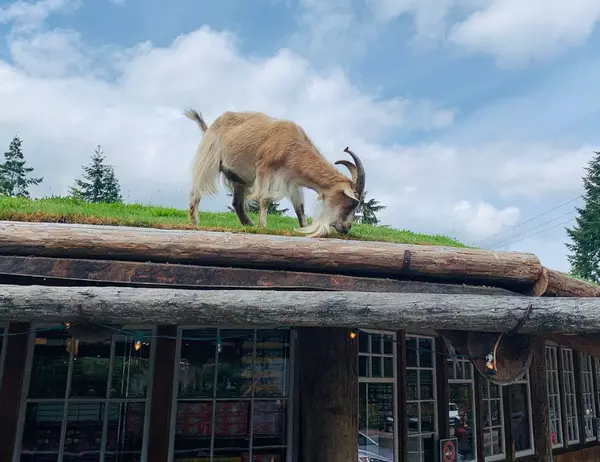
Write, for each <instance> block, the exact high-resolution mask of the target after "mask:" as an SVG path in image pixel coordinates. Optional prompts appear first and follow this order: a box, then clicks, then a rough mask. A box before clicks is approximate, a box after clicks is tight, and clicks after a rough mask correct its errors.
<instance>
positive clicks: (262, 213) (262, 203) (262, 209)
mask: <svg viewBox="0 0 600 462" xmlns="http://www.w3.org/2000/svg"><path fill="white" fill-rule="evenodd" d="M268 211H269V199H263V198H261V199H259V201H258V226H259V227H260V228H266V227H267V212H268Z"/></svg>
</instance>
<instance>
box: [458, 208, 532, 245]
mask: <svg viewBox="0 0 600 462" xmlns="http://www.w3.org/2000/svg"><path fill="white" fill-rule="evenodd" d="M454 213H456V215H457V216H458V217H459V218H460V219H461V220H462V221H463V222H464V227H465V231H466V232H467V234H468V235H469V237H470V238H471V239H472V240H481V239H484V238H486V237H488V236H491V235H494V234H496V233H499V232H501V231H502V230H504V229H507V228H509V227H511V226H514V225H515V224H517V223H518V221H519V218H520V217H521V211H520V210H519V209H518V208H517V207H505V208H504V209H502V210H499V209H497V208H496V207H494V206H493V205H492V204H488V203H486V202H479V203H477V204H474V203H472V202H470V201H467V200H462V201H460V202H459V203H458V204H456V205H455V207H454Z"/></svg>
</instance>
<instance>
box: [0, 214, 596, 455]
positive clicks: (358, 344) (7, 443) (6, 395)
mask: <svg viewBox="0 0 600 462" xmlns="http://www.w3.org/2000/svg"><path fill="white" fill-rule="evenodd" d="M0 274H1V277H2V285H1V286H0V331H1V333H2V337H0V348H1V352H0V461H7V462H8V461H13V462H17V461H23V462H25V461H27V462H59V461H75V460H77V461H84V462H85V461H89V462H92V461H94V462H95V461H102V462H109V461H110V462H117V461H119V462H130V461H151V462H192V461H194V462H200V461H202V462H208V461H215V462H217V461H218V462H246V461H248V462H249V461H255V462H292V461H299V462H348V461H351V462H355V461H361V462H391V461H394V462H397V461H411V462H412V461H414V462H430V461H431V462H433V461H439V460H456V461H465V462H466V461H480V462H483V461H490V462H491V461H504V460H505V461H522V462H529V461H544V462H545V461H550V460H555V461H559V462H584V461H599V460H600V442H599V440H600V434H599V433H598V431H599V428H600V425H598V422H599V421H598V419H597V417H600V340H599V338H600V337H597V334H598V333H599V332H600V315H599V314H600V298H598V297H600V288H599V287H597V286H594V285H591V284H588V283H585V282H582V281H578V280H575V279H572V278H569V277H567V276H566V275H564V274H562V273H558V272H555V271H552V270H548V269H546V268H544V267H543V266H542V265H541V263H540V262H539V260H538V259H537V258H536V257H535V256H534V255H531V254H523V253H503V252H488V251H481V250H472V249H457V248H439V247H429V246H407V245H400V244H388V243H375V242H355V241H348V240H337V239H307V238H291V237H281V236H264V235H247V234H231V233H211V232H201V231H169V230H157V229H138V228H124V227H107V226H102V227H99V226H86V225H66V224H42V223H16V222H0ZM494 351H495V353H496V355H495V356H493V355H492V356H489V354H490V353H494ZM494 368H495V369H494ZM498 383H505V384H504V385H499V384H498ZM446 439H452V441H453V442H454V444H455V452H453V453H452V454H449V455H447V456H446V455H445V454H446V452H445V451H444V450H443V447H441V446H440V441H441V440H442V441H443V440H446ZM444 457H447V458H446V459H444Z"/></svg>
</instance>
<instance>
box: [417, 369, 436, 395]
mask: <svg viewBox="0 0 600 462" xmlns="http://www.w3.org/2000/svg"><path fill="white" fill-rule="evenodd" d="M419 372H420V379H421V380H420V382H421V383H420V385H421V395H420V399H433V388H434V386H435V384H434V383H433V371H428V370H425V371H424V370H421V371H419Z"/></svg>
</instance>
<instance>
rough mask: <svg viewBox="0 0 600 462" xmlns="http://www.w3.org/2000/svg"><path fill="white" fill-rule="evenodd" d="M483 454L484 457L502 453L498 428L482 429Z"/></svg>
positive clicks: (500, 435) (500, 434)
mask: <svg viewBox="0 0 600 462" xmlns="http://www.w3.org/2000/svg"><path fill="white" fill-rule="evenodd" d="M483 453H484V454H485V456H486V457H488V456H493V455H496V454H503V453H504V445H503V442H502V429H501V428H500V427H493V428H484V429H483Z"/></svg>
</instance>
